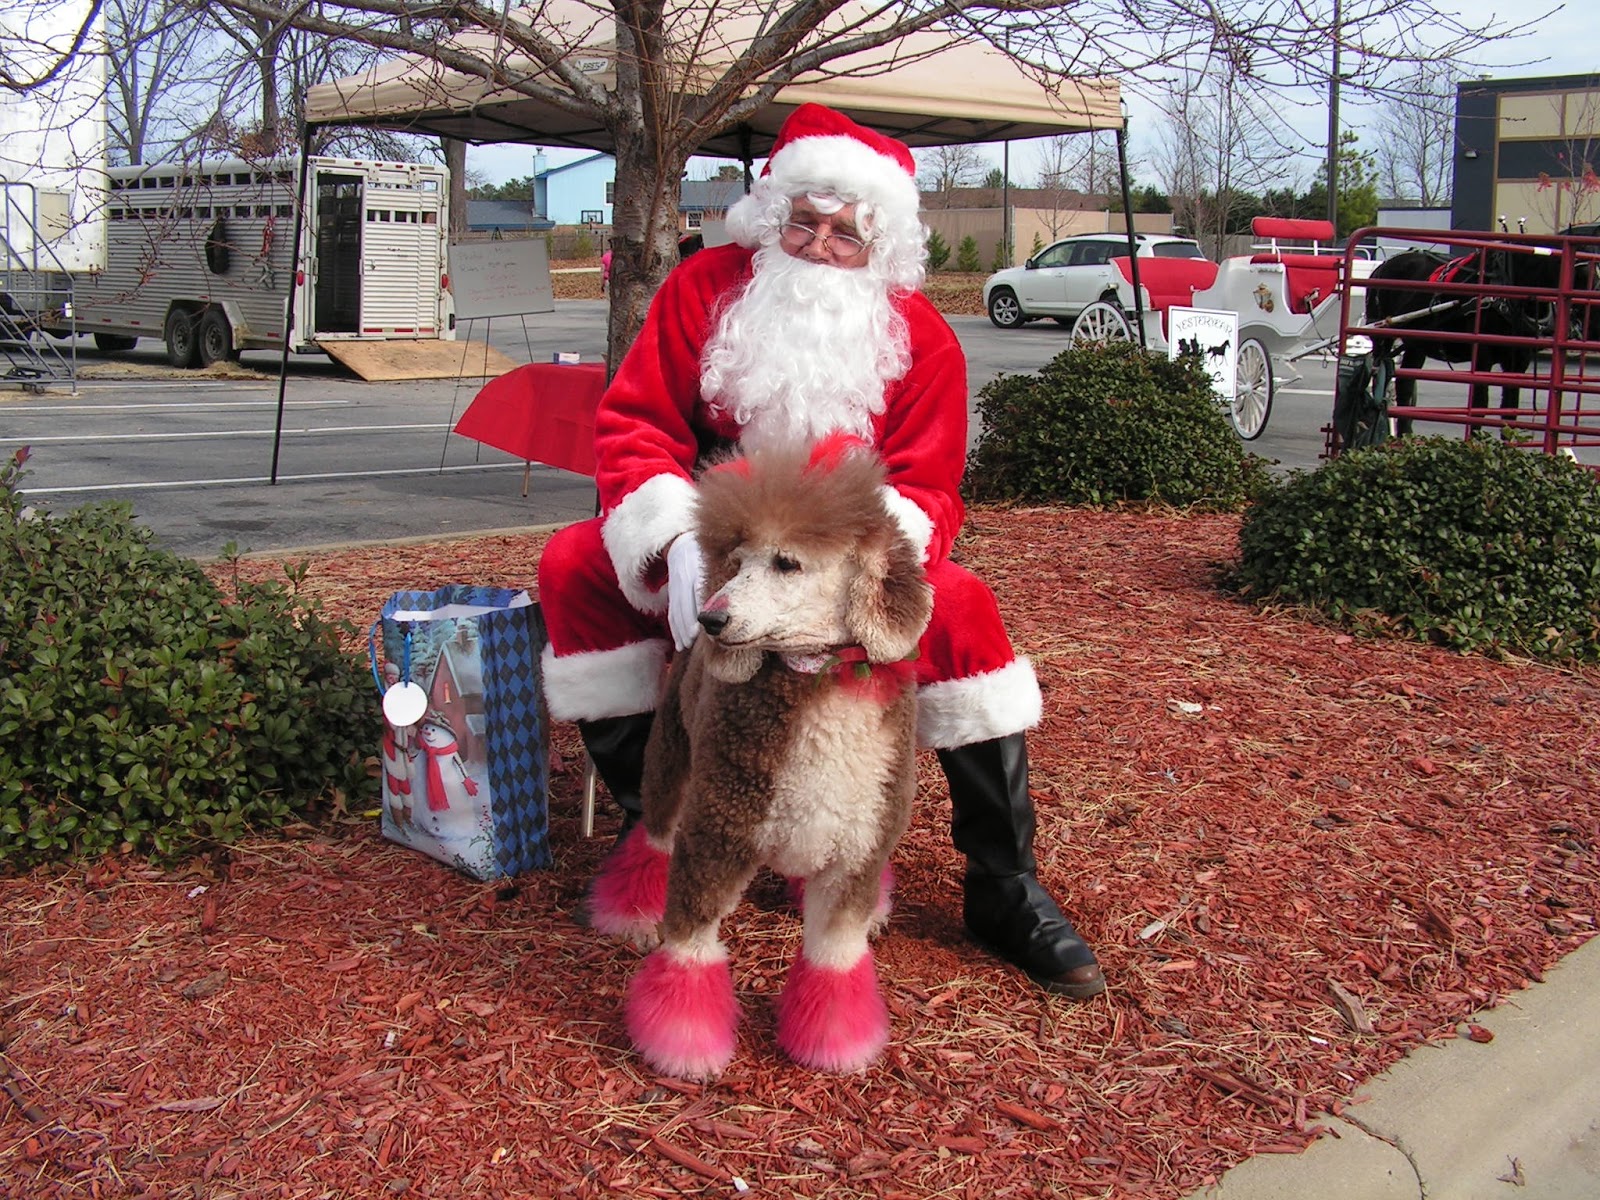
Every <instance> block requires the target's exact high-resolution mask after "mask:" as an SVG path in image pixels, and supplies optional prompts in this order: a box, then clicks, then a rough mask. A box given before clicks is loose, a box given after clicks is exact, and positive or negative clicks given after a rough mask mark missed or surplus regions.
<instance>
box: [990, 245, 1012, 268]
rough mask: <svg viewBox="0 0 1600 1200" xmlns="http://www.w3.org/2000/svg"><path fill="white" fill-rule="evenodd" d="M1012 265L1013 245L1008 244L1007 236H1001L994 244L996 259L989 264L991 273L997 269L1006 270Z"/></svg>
mask: <svg viewBox="0 0 1600 1200" xmlns="http://www.w3.org/2000/svg"><path fill="white" fill-rule="evenodd" d="M1010 265H1011V247H1010V246H1008V245H1006V240H1005V238H1001V239H1000V240H999V241H998V242H996V243H995V244H994V261H993V262H992V263H990V264H989V271H990V273H991V274H993V273H994V272H995V271H1004V270H1005V269H1006V268H1007V267H1009V266H1010Z"/></svg>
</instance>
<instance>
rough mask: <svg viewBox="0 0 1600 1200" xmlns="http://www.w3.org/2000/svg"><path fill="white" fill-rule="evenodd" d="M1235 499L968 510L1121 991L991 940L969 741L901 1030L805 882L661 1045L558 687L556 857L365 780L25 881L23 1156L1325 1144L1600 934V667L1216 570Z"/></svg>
mask: <svg viewBox="0 0 1600 1200" xmlns="http://www.w3.org/2000/svg"><path fill="white" fill-rule="evenodd" d="M1236 530H1237V522H1236V520H1235V519H1233V518H1228V517H1216V516H1152V515H1141V514H1123V513H1094V512H1082V511H1059V510H1035V511H1009V512H1001V511H995V510H980V511H978V512H977V513H976V514H974V517H973V519H972V521H971V524H970V530H969V533H968V535H967V536H966V538H965V539H964V541H963V544H962V546H961V550H960V552H961V554H962V556H963V558H964V559H965V561H966V562H967V563H968V564H969V565H972V566H973V567H975V568H976V569H977V570H978V571H979V572H980V573H981V574H983V575H984V576H985V577H986V578H987V579H988V580H989V582H990V583H991V584H992V585H993V586H994V587H995V590H996V592H997V593H998V594H999V596H1000V597H1001V602H1002V605H1003V607H1004V608H1005V610H1006V614H1007V619H1008V621H1009V624H1010V629H1011V632H1012V635H1013V637H1014V639H1015V641H1016V642H1017V644H1018V645H1019V647H1020V648H1021V649H1022V650H1023V651H1024V652H1026V653H1027V654H1029V655H1031V656H1032V658H1033V661H1034V663H1035V665H1036V667H1037V669H1038V671H1039V676H1040V679H1041V681H1042V683H1043V685H1044V688H1045V694H1046V712H1047V713H1048V716H1047V718H1046V720H1045V722H1044V724H1043V725H1042V726H1041V727H1040V728H1039V729H1038V730H1036V731H1035V732H1034V734H1033V735H1032V737H1031V742H1030V745H1031V751H1032V757H1033V765H1034V788H1035V793H1036V797H1037V800H1038V807H1039V813H1040V837H1039V849H1040V856H1041V859H1042V865H1041V875H1042V876H1043V878H1044V879H1045V880H1046V882H1047V883H1048V884H1049V885H1050V886H1051V887H1052V888H1053V889H1055V890H1056V891H1057V892H1058V894H1060V895H1061V896H1062V897H1064V898H1065V899H1066V902H1067V907H1068V908H1069V910H1070V911H1071V912H1072V914H1073V915H1074V916H1075V917H1076V918H1077V919H1078V921H1079V924H1080V925H1081V927H1082V928H1083V930H1084V931H1085V933H1086V934H1087V936H1088V937H1089V939H1090V941H1091V942H1092V943H1093V944H1094V945H1095V946H1096V947H1098V949H1099V951H1100V954H1101V959H1102V961H1103V963H1104V965H1105V968H1106V974H1107V976H1108V978H1109V980H1110V983H1111V990H1110V992H1109V994H1108V995H1107V996H1105V997H1103V998H1101V999H1099V1000H1096V1001H1093V1002H1090V1003H1087V1004H1074V1003H1072V1002H1069V1001H1060V1000H1052V999H1048V998H1046V997H1044V996H1043V995H1041V994H1040V993H1039V992H1038V991H1036V990H1035V989H1033V988H1032V987H1031V986H1030V985H1029V984H1028V983H1027V982H1026V981H1024V980H1023V979H1021V978H1020V977H1018V976H1017V975H1015V974H1014V973H1012V972H1010V971H1008V970H1006V969H1004V968H1002V967H1001V966H1000V965H999V964H997V963H996V962H994V961H993V960H992V959H990V958H988V957H986V956H985V955H984V954H982V953H981V952H980V951H978V950H977V949H976V948H974V947H973V946H972V945H970V944H969V943H968V942H967V941H966V940H965V939H964V938H963V936H962V934H961V930H960V900H959V888H958V885H957V878H958V872H959V870H960V863H959V862H958V860H957V857H956V855H955V853H954V851H953V850H952V849H951V847H950V845H949V841H948V837H947V835H946V834H945V832H944V825H945V821H946V819H947V810H946V807H945V804H946V802H945V800H944V795H943V789H942V787H941V786H940V784H939V781H938V778H937V766H936V764H934V763H933V761H932V759H931V757H928V758H926V759H925V761H924V764H923V770H924V774H923V788H922V790H921V793H920V795H919V798H918V803H919V806H920V820H919V821H918V822H917V826H918V827H917V828H916V829H915V830H914V831H913V832H912V833H911V834H910V835H908V837H907V839H906V841H905V843H904V845H903V847H902V850H901V852H900V854H899V856H898V877H899V883H900V892H899V896H898V905H897V909H896V912H895V916H894V917H893V918H892V920H891V922H890V926H889V929H888V931H887V933H886V934H885V935H884V936H883V938H882V939H881V941H880V942H879V943H878V951H877V953H878V959H879V965H880V972H881V975H882V979H883V982H884V987H885V990H886V992H887V995H888V997H889V1004H890V1009H891V1013H892V1021H893V1029H892V1041H891V1044H890V1046H889V1049H888V1051H887V1052H886V1053H885V1055H884V1058H883V1060H882V1062H881V1063H880V1064H879V1065H877V1066H876V1067H874V1068H873V1069H871V1070H869V1071H867V1072H865V1073H864V1074H861V1075H857V1076H851V1077H846V1078H842V1079H841V1078H832V1077H826V1076H817V1075H813V1074H810V1073H808V1072H805V1071H802V1070H799V1069H797V1068H795V1067H793V1066H791V1065H790V1064H789V1063H787V1062H786V1061H785V1060H784V1059H783V1058H782V1057H781V1056H780V1055H779V1054H778V1052H777V1051H776V1049H775V1048H774V1045H773V1038H772V1032H773V1030H772V1016H771V1001H772V998H773V996H774V994H775V993H776V991H777V990H778V988H779V986H780V985H781V981H782V978H783V973H784V970H785V968H786V965H787V963H788V961H789V959H790V957H791V956H792V955H793V954H794V952H795V950H796V947H797V943H798V936H799V935H798V927H797V923H796V921H795V919H794V918H793V916H792V915H790V914H788V913H786V912H784V911H782V906H781V903H780V900H781V897H780V894H779V892H780V889H779V888H778V887H776V886H775V885H773V884H771V883H763V884H758V885H757V888H756V890H755V892H754V893H753V895H752V898H751V901H750V902H748V903H746V904H745V905H744V906H742V907H741V908H740V910H739V911H738V913H737V914H735V916H734V917H733V918H732V919H731V920H730V921H729V922H728V926H727V929H726V933H727V935H728V939H729V943H730V946H731V949H732V952H733V955H734V964H735V979H736V981H737V985H738V987H739V989H740V991H741V993H742V999H743V1001H744V1010H745V1022H744V1025H743V1032H742V1036H741V1041H740V1046H739V1051H738V1054H737V1057H736V1058H735V1060H734V1062H733V1065H732V1066H731V1067H730V1068H729V1070H728V1071H727V1073H726V1075H725V1076H724V1077H723V1078H722V1079H721V1080H720V1081H718V1082H716V1083H714V1084H707V1085H703V1086H701V1085H685V1084H681V1083H676V1082H670V1081H666V1080H663V1079H660V1078H656V1077H654V1076H653V1075H652V1074H651V1073H649V1072H648V1071H646V1070H644V1069H642V1068H641V1065H640V1063H639V1062H638V1060H637V1059H636V1058H635V1057H634V1055H633V1054H632V1053H631V1052H630V1051H629V1050H628V1049H627V1046H626V1039H625V1037H624V1035H623V1033H622V1030H621V1024H620V1020H619V1011H618V1008H619V999H620V996H621V993H622V989H623V986H624V984H625V981H626V979H627V977H628V974H629V972H630V971H631V969H632V967H633V965H634V964H635V962H636V961H637V954H636V952H634V951H632V950H629V949H626V948H620V947H617V946H613V945H610V944H607V943H605V942H603V941H602V940H601V939H600V938H599V937H598V936H597V935H595V934H593V933H591V932H590V931H588V930H586V929H583V928H581V927H579V926H578V925H576V924H575V923H574V921H573V913H574V910H575V909H576V908H577V907H578V904H579V901H580V899H581V896H582V892H583V887H584V884H585V881H586V880H587V879H588V877H589V875H590V873H591V872H592V871H593V870H594V869H595V866H596V864H597V863H598V861H599V859H600V857H601V855H602V854H603V853H604V851H605V850H606V848H607V847H608V845H609V843H610V836H609V835H610V833H611V832H612V831H613V830H614V823H613V822H612V821H611V820H610V817H609V815H607V817H606V818H605V820H604V823H603V825H602V828H601V836H598V837H596V838H594V839H591V840H589V841H582V840H580V838H579V837H578V833H577V810H578V791H579V765H580V762H581V760H580V758H579V757H578V755H577V753H576V751H577V743H576V741H575V740H574V738H573V736H572V734H571V732H570V730H568V729H566V728H560V729H558V731H557V735H556V736H557V749H558V750H560V751H561V752H562V753H563V755H564V762H563V765H562V766H561V768H560V770H559V772H558V774H557V776H556V779H555V781H554V793H553V808H554V810H555V814H556V815H555V817H554V818H553V823H552V838H553V842H554V845H555V849H556V854H557V859H558V865H557V867H556V869H555V870H552V871H549V872H542V873H538V874H536V875H533V876H529V877H525V878H522V879H520V880H517V881H516V882H515V884H514V885H502V886H493V885H484V884H479V883H475V882H472V881H470V880H468V879H466V878H464V877H461V876H459V875H455V874H452V873H451V872H450V871H449V870H447V869H446V868H444V867H442V866H439V865H437V864H435V863H434V862H432V861H431V860H429V859H425V858H422V857H420V856H418V855H416V854H414V853H412V852H410V851H407V850H403V849H400V848H397V847H394V846H391V845H388V844H386V843H385V842H383V841H382V840H381V839H380V838H379V837H378V836H377V833H376V829H375V826H376V822H375V821H374V820H368V819H361V818H360V817H359V816H358V817H353V818H352V819H351V820H350V821H349V822H348V823H346V824H343V825H334V826H330V827H325V828H322V829H317V830H311V829H306V830H302V831H300V833H299V835H298V836H291V837H290V838H289V839H287V840H267V839H262V840H259V841H253V842H250V843H249V844H247V845H243V846H240V847H238V848H236V849H235V850H234V851H233V852H232V853H231V854H228V855H226V856H219V857H217V858H214V859H210V860H206V861H204V862H198V863H196V864H194V865H193V866H192V867H191V868H190V869H188V870H183V871H173V872H167V871H161V870H156V869H153V868H151V867H149V866H148V865H146V864H144V863H141V862H138V861H128V860H122V861H107V862H104V863H101V864H99V865H96V866H94V867H92V868H90V869H89V870H88V871H84V870H82V869H78V870H72V871H55V872H49V871H37V872H34V873H32V874H29V875H27V876H24V877H21V878H13V879H5V880H0V919H3V926H0V930H3V932H0V947H3V958H0V995H3V996H4V997H5V999H4V1001H3V1007H0V1015H3V1022H0V1039H3V1053H0V1067H3V1071H0V1086H3V1087H4V1090H5V1092H6V1093H8V1094H9V1099H8V1098H6V1097H5V1096H0V1185H3V1186H0V1193H4V1194H7V1195H18V1196H22V1195H26V1196H29V1197H38V1198H43V1197H58V1196H60V1197H65V1196H72V1197H78V1196H95V1197H113V1196H115V1197H122V1196H128V1197H133V1196H149V1197H155V1196H160V1197H168V1196H176V1195H179V1194H181V1195H184V1196H201V1195H203V1196H206V1197H208V1198H209V1200H219V1198H222V1197H234V1196H239V1197H244V1196H248V1197H252V1198H254V1197H274V1196H276V1197H307V1198H310V1197H341V1198H345V1197H348V1198H362V1200H365V1198H368V1197H375V1196H400V1195H405V1196H428V1197H455V1196H471V1197H518V1198H524V1197H531V1196H557V1195H574V1196H599V1195H608V1194H617V1195H625V1196H639V1195H655V1196H678V1195H683V1194H690V1195H718V1196H727V1195H733V1194H735V1193H736V1191H738V1190H739V1189H740V1186H741V1183H742V1184H744V1185H746V1186H748V1187H749V1188H750V1189H751V1191H752V1192H754V1193H756V1194H760V1195H767V1196H781V1197H789V1196H821V1195H824V1194H826V1195H828V1196H830V1197H856V1196H908V1197H909V1196H932V1195H939V1196H950V1197H961V1196H970V1197H982V1198H983V1200H988V1198H989V1197H992V1196H1045V1195H1050V1196H1060V1195H1069V1194H1070V1195H1072V1196H1074V1197H1111V1196H1115V1197H1119V1198H1120V1197H1129V1196H1143V1197H1158V1198H1159V1197H1168V1198H1170V1197H1177V1196H1181V1195H1183V1194H1185V1193H1187V1192H1189V1191H1191V1190H1193V1189H1196V1188H1198V1187H1201V1186H1202V1185H1204V1184H1205V1183H1207V1182H1208V1181H1210V1180H1212V1179H1214V1178H1215V1177H1216V1176H1217V1175H1218V1174H1219V1173H1220V1172H1221V1171H1223V1170H1224V1169H1225V1168H1227V1167H1228V1166H1230V1165H1231V1164H1233V1163H1236V1162H1238V1161H1240V1160H1241V1159H1243V1158H1245V1157H1247V1156H1249V1155H1252V1154H1260V1153H1276V1152H1293V1151H1295V1150H1297V1149H1299V1148H1300V1147H1302V1146H1304V1145H1305V1144H1307V1143H1308V1142H1309V1141H1310V1140H1312V1139H1313V1138H1315V1137H1316V1136H1317V1134H1318V1125H1317V1120H1318V1117H1319V1115H1321V1114H1324V1113H1329V1112H1338V1111H1339V1109H1340V1108H1341V1106H1342V1105H1343V1104H1344V1103H1345V1102H1346V1101H1348V1100H1349V1099H1351V1098H1352V1097H1355V1096H1357V1095H1359V1093H1360V1091H1361V1085H1362V1083H1363V1081H1364V1080H1366V1079H1367V1078H1369V1077H1370V1076H1371V1075H1373V1074H1374V1073H1376V1072H1378V1071H1380V1070H1382V1069H1383V1068H1384V1067H1387V1066H1388V1065H1389V1064H1391V1063H1393V1062H1394V1061H1395V1060H1396V1059H1398V1058H1399V1057H1400V1056H1402V1055H1403V1054H1405V1053H1406V1052H1407V1051H1409V1050H1411V1049H1413V1048H1414V1047H1416V1046H1418V1045H1420V1044H1422V1043H1424V1042H1427V1041H1431V1040H1438V1039H1442V1038H1449V1037H1454V1036H1458V1034H1457V1026H1458V1023H1460V1022H1462V1021H1463V1020H1464V1019H1466V1018H1467V1017H1468V1016H1469V1015H1470V1014H1471V1013H1472V1012H1473V1011H1474V1010H1476V1009H1478V1008H1480V1007H1482V1006H1485V1005H1492V1004H1496V1003H1499V1002H1501V1001H1502V1000H1505V999H1506V998H1508V997H1511V996H1514V994H1515V993H1516V992H1517V991H1518V990H1519V989H1520V988H1523V987H1525V986H1527V984H1528V983H1529V981H1530V980H1537V979H1539V978H1540V977H1541V975H1542V974H1543V972H1544V971H1545V970H1546V969H1547V968H1549V966H1550V965H1551V964H1552V963H1554V962H1556V961H1557V960H1558V959H1559V958H1560V957H1561V956H1562V955H1563V954H1566V953H1567V952H1569V951H1571V950H1572V949H1574V948H1575V947H1576V946H1578V945H1579V944H1580V943H1581V942H1582V941H1583V940H1585V939H1586V938H1588V937H1590V936H1591V935H1592V934H1593V932H1594V928H1595V926H1594V921H1595V912H1596V901H1597V899H1600V867H1597V863H1596V856H1595V844H1596V837H1597V834H1600V828H1597V826H1600V786H1597V780H1596V769H1595V753H1596V741H1597V730H1600V672H1596V671H1593V670H1583V671H1563V670H1558V669H1552V668H1549V667H1544V666H1538V665H1531V664H1527V663H1503V662H1493V661H1489V660H1486V659H1480V658H1461V657H1458V656H1455V655H1452V654H1449V653H1445V652H1442V651H1438V650H1434V649H1431V648H1428V647H1424V646H1417V645H1409V644H1400V643H1392V642H1376V641H1365V640H1360V639H1354V638H1351V637H1349V636H1346V635H1344V634H1342V633H1340V632H1339V631H1338V630H1336V629H1332V628H1329V627H1327V626H1324V625H1320V624H1317V623H1314V622H1311V621H1308V620H1305V619H1302V618H1300V617H1298V616H1296V615H1294V614H1291V613H1286V612H1266V613H1263V612H1261V611H1259V610H1257V609H1254V608H1251V607H1248V606H1246V605H1244V604H1241V603H1238V602H1236V601H1235V600H1233V599H1231V598H1230V597H1228V596H1227V595H1225V594H1224V593H1222V592H1220V591H1218V590H1217V589H1216V587H1215V586H1214V578H1215V570H1216V567H1217V565H1218V564H1219V563H1222V562H1224V561H1225V560H1227V559H1229V558H1230V557H1231V556H1232V555H1233V554H1234V553H1235V545H1236V537H1235V535H1236ZM539 542H540V539H539V538H538V537H533V536H531V537H527V538H515V537H513V538H506V537H495V538H478V539H467V540H463V541H458V542H453V543H440V544H432V545H420V546H407V547H398V548H394V547H391V548H383V549H361V550H355V551H350V552H345V553H338V554H318V555H316V556H314V557H313V559H312V564H311V576H310V587H311V590H313V591H315V592H316V593H318V594H319V595H321V596H322V597H323V598H324V599H325V601H326V603H327V604H328V606H329V609H330V611H332V612H334V613H335V614H336V615H349V616H350V617H352V618H353V619H355V620H357V621H359V622H360V623H362V624H363V625H364V624H366V623H368V622H370V620H371V619H372V618H373V616H375V614H376V612H377V610H378V608H379V606H380V605H381V603H382V601H383V600H384V599H385V598H386V597H387V595H388V593H389V592H391V591H393V590H395V589H397V588H401V587H412V586H422V585H428V586H431V585H434V584H437V583H443V582H447V581H451V580H464V581H472V582H478V583H515V584H518V585H527V584H529V583H531V580H532V574H533V564H534V561H535V558H536V554H537V548H538V545H539ZM249 569H250V570H251V571H254V572H275V571H276V570H277V567H276V566H275V565H274V564H272V563H252V564H250V568H249ZM373 740H374V747H375V748H376V742H377V731H376V730H374V739H373Z"/></svg>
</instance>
